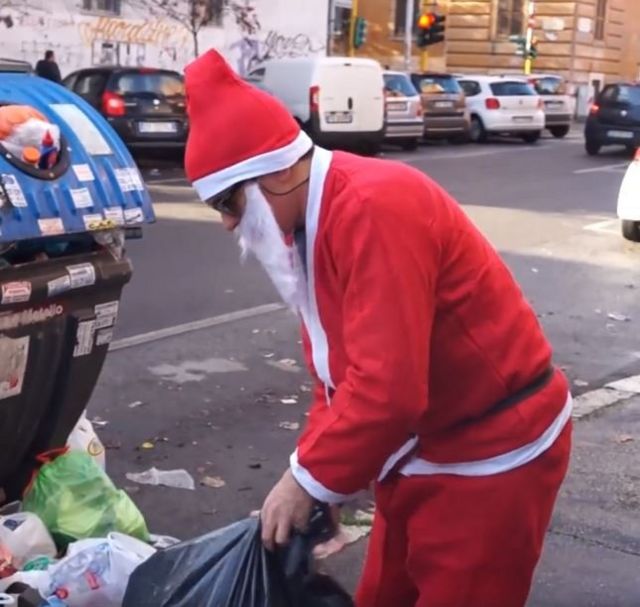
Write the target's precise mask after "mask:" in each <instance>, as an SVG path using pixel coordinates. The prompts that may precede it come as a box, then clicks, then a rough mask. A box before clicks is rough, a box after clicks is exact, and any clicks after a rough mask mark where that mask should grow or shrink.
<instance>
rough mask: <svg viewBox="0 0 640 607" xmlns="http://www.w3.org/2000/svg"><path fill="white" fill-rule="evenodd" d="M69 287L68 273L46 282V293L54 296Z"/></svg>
mask: <svg viewBox="0 0 640 607" xmlns="http://www.w3.org/2000/svg"><path fill="white" fill-rule="evenodd" d="M69 289H71V277H70V276H69V275H68V274H65V275H64V276H60V278H54V279H53V280H50V281H49V282H48V283H47V295H49V297H55V296H56V295H60V294H61V293H64V292H65V291H68V290H69Z"/></svg>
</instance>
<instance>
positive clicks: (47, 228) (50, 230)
mask: <svg viewBox="0 0 640 607" xmlns="http://www.w3.org/2000/svg"><path fill="white" fill-rule="evenodd" d="M38 227H39V228H40V232H41V234H42V235H43V236H57V235H58V234H64V224H63V223H62V219H60V217H53V218H51V219H38Z"/></svg>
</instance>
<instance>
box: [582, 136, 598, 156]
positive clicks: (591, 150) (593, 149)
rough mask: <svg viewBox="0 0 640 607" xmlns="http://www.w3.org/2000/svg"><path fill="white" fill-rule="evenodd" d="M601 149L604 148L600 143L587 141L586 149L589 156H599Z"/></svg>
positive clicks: (585, 143)
mask: <svg viewBox="0 0 640 607" xmlns="http://www.w3.org/2000/svg"><path fill="white" fill-rule="evenodd" d="M601 147H602V146H601V145H600V144H599V143H596V142H595V141H593V140H592V139H585V142H584V149H585V150H586V151H587V154H589V156H597V155H598V152H599V151H600V148H601Z"/></svg>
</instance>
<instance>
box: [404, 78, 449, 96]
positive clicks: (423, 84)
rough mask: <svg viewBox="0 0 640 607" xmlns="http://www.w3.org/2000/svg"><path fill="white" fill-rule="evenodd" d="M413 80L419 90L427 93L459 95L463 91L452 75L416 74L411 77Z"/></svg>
mask: <svg viewBox="0 0 640 607" xmlns="http://www.w3.org/2000/svg"><path fill="white" fill-rule="evenodd" d="M411 80H412V81H413V84H414V85H415V87H416V88H417V89H418V91H420V92H421V93H425V94H427V95H434V94H438V93H449V94H454V95H457V94H459V93H461V92H462V89H461V88H460V85H459V84H458V81H457V80H456V79H455V78H453V77H452V76H433V75H430V76H421V75H419V74H415V75H414V76H412V77H411Z"/></svg>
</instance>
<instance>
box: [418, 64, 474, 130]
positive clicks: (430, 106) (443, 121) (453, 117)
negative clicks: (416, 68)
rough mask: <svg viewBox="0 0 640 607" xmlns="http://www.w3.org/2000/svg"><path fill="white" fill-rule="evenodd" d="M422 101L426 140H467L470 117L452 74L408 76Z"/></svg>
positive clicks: (429, 73)
mask: <svg viewBox="0 0 640 607" xmlns="http://www.w3.org/2000/svg"><path fill="white" fill-rule="evenodd" d="M411 80H412V82H413V84H414V86H415V87H416V89H417V90H418V92H419V93H420V96H421V98H422V109H423V110H424V136H425V138H426V139H436V138H442V139H454V140H465V141H466V140H467V139H468V137H469V114H468V112H467V109H466V106H465V98H464V92H463V91H462V89H461V88H460V85H459V84H458V82H457V80H456V79H455V77H454V76H453V75H452V74H441V73H436V72H424V73H413V74H411Z"/></svg>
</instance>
